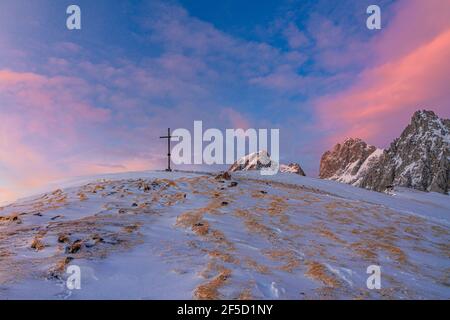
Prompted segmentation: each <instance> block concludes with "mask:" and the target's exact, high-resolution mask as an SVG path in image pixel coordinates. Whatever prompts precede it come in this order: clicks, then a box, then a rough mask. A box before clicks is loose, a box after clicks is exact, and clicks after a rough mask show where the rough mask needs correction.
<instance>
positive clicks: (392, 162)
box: [360, 110, 450, 193]
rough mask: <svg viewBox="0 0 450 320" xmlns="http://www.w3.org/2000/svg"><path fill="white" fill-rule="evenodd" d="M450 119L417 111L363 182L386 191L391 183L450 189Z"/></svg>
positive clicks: (440, 189) (363, 184)
mask: <svg viewBox="0 0 450 320" xmlns="http://www.w3.org/2000/svg"><path fill="white" fill-rule="evenodd" d="M449 157H450V120H448V119H440V118H439V117H438V116H437V115H436V114H435V113H434V112H433V111H425V110H422V111H417V112H415V113H414V115H413V117H412V119H411V123H410V124H409V125H408V126H407V127H406V128H405V130H404V131H403V133H402V134H401V135H400V137H399V138H397V139H395V140H394V141H393V142H392V143H391V145H390V147H389V149H387V150H386V151H385V153H384V154H383V155H382V156H381V157H380V159H379V161H378V162H377V164H376V165H375V166H373V168H371V170H369V171H368V172H367V174H366V175H365V177H364V179H363V180H362V181H361V184H360V186H362V187H365V188H368V189H372V190H377V191H385V190H386V189H387V188H389V187H390V186H400V187H408V188H414V189H418V190H422V191H435V192H440V193H448V191H449V188H450V165H449Z"/></svg>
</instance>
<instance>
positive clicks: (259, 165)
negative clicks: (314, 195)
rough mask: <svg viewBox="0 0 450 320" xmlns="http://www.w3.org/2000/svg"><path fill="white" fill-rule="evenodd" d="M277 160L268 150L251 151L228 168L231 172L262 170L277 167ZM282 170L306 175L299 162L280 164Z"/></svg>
mask: <svg viewBox="0 0 450 320" xmlns="http://www.w3.org/2000/svg"><path fill="white" fill-rule="evenodd" d="M277 165H278V163H277V162H275V161H274V160H272V159H271V158H270V155H269V153H268V152H267V151H266V150H261V151H258V152H253V153H250V154H248V155H246V156H244V157H242V158H240V159H238V160H237V161H236V162H235V163H233V165H232V166H231V167H230V169H228V171H229V172H235V171H249V170H261V169H263V168H270V167H276V166H277ZM279 170H280V172H287V173H295V174H299V175H302V176H305V172H304V171H303V169H302V168H301V167H300V165H299V164H297V163H290V164H288V165H286V164H280V165H279Z"/></svg>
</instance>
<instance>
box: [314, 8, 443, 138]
mask: <svg viewBox="0 0 450 320" xmlns="http://www.w3.org/2000/svg"><path fill="white" fill-rule="evenodd" d="M430 3H432V4H433V5H434V12H439V11H442V10H444V11H446V15H447V16H448V19H447V20H444V19H442V17H441V16H442V14H441V13H437V16H438V18H437V21H438V22H439V23H437V22H436V21H431V23H430V25H428V20H433V18H431V17H428V18H427V17H426V16H422V19H427V21H424V22H420V21H411V20H408V19H410V18H411V17H414V16H420V15H419V13H423V12H428V11H429V9H430ZM402 5H403V6H404V7H405V8H404V10H399V13H398V16H397V17H396V18H395V20H394V22H393V23H392V25H391V27H390V28H387V29H386V30H384V31H382V32H384V33H383V34H382V36H381V37H380V38H379V39H376V40H375V41H374V42H373V43H372V48H371V49H372V50H375V51H376V52H385V53H386V54H385V55H384V56H380V57H379V59H380V61H377V63H376V64H375V66H373V67H370V66H369V67H368V68H366V69H365V70H364V71H363V72H361V73H360V74H359V76H358V77H357V79H355V81H354V83H353V85H351V86H350V87H349V88H347V89H345V90H344V91H342V92H340V93H338V94H333V95H331V96H326V97H323V98H321V99H318V100H317V101H316V108H317V110H316V111H317V114H318V116H319V118H320V126H321V127H322V128H323V129H326V130H327V131H328V132H330V134H329V136H328V137H327V139H326V142H325V144H327V145H328V146H329V145H330V144H334V143H336V142H337V141H339V140H342V139H343V138H345V137H348V136H352V137H360V138H363V139H366V140H367V141H368V142H370V143H374V144H377V145H380V146H386V144H387V143H388V142H390V141H392V140H393V138H394V137H396V136H397V135H398V134H399V133H400V132H401V130H402V129H403V128H404V127H405V126H406V125H407V123H408V122H409V119H410V117H411V115H412V113H413V112H414V111H416V110H418V109H424V108H426V109H432V110H434V111H436V112H437V113H438V114H439V115H440V116H443V117H445V116H446V117H448V116H449V115H450V108H449V105H448V104H449V103H450V102H449V92H448V83H450V73H449V70H450V59H449V57H450V23H449V21H450V3H449V2H437V1H431V2H425V1H420V2H418V1H414V2H413V1H411V2H403V3H402ZM439 5H441V6H439ZM443 7H445V8H443ZM447 9H448V10H447ZM415 22H416V23H417V25H415V24H414V23H415ZM404 25H409V27H410V30H409V33H414V31H415V30H416V29H427V28H428V30H429V32H423V31H419V30H418V31H417V32H418V37H419V38H420V41H419V42H418V41H417V38H415V37H409V36H406V37H402V35H401V34H399V33H398V32H399V29H398V28H401V26H404ZM411 29H412V30H411ZM400 30H402V29H400ZM403 30H404V29H403ZM430 30H431V31H430ZM394 39H396V41H394ZM403 48H409V50H407V51H405V50H403ZM397 49H398V50H400V51H401V52H402V54H392V53H391V54H387V52H388V51H389V52H392V51H393V52H396V50H397ZM381 59H384V61H381Z"/></svg>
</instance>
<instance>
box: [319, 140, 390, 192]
mask: <svg viewBox="0 0 450 320" xmlns="http://www.w3.org/2000/svg"><path fill="white" fill-rule="evenodd" d="M382 153H383V150H381V149H377V148H376V147H374V146H371V145H368V144H367V143H365V142H364V141H362V140H361V139H352V138H349V139H346V140H345V141H344V142H343V143H342V144H340V143H338V144H336V145H335V146H334V147H333V149H332V150H330V151H327V152H325V153H324V154H323V155H322V158H321V160H320V172H319V177H320V178H322V179H329V180H336V181H339V182H344V183H349V184H352V185H355V186H359V185H360V183H361V180H362V179H363V178H364V176H365V174H366V173H367V172H368V170H370V169H371V168H372V166H373V165H374V164H375V163H376V162H377V161H378V159H379V157H380V155H381V154H382Z"/></svg>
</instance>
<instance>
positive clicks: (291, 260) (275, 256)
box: [263, 249, 301, 273]
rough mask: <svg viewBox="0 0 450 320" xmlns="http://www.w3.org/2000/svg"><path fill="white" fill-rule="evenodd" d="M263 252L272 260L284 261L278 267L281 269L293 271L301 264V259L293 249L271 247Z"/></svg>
mask: <svg viewBox="0 0 450 320" xmlns="http://www.w3.org/2000/svg"><path fill="white" fill-rule="evenodd" d="M263 253H264V255H266V256H267V257H269V258H270V259H271V260H274V261H279V262H282V263H283V265H281V266H279V267H278V268H277V269H279V270H281V271H285V272H289V273H292V272H294V270H296V269H298V268H299V267H300V265H301V263H300V260H299V259H298V258H297V256H296V254H295V252H294V251H291V250H280V249H271V250H266V251H264V252H263Z"/></svg>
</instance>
